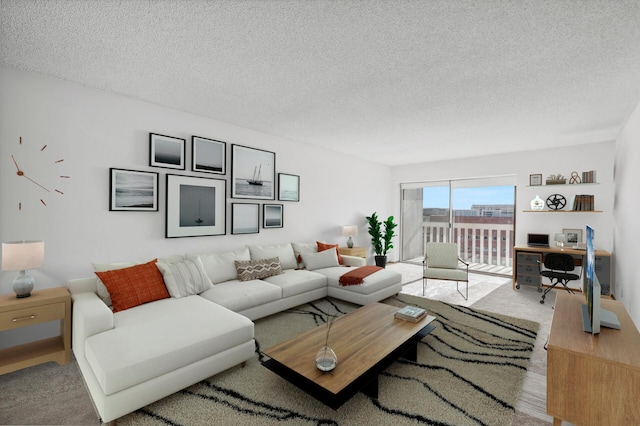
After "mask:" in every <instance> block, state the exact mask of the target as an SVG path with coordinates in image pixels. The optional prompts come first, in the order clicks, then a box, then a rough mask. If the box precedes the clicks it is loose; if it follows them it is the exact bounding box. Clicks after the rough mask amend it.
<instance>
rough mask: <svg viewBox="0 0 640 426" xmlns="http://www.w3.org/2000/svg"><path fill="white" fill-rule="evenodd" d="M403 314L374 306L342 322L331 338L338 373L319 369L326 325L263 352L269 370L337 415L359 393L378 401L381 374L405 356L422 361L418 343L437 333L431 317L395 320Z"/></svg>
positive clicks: (375, 304)
mask: <svg viewBox="0 0 640 426" xmlns="http://www.w3.org/2000/svg"><path fill="white" fill-rule="evenodd" d="M398 309H399V308H398V307H395V306H389V305H385V304H382V303H371V304H369V305H366V306H363V307H361V308H359V309H356V310H355V311H353V312H350V313H348V314H347V315H344V316H342V317H340V318H338V319H336V320H335V321H334V323H333V326H332V327H331V333H330V335H329V346H330V347H331V348H332V349H333V350H334V351H335V353H336V355H337V356H338V365H337V367H336V368H335V369H334V370H333V371H330V372H327V373H324V372H322V371H320V370H318V369H317V368H316V364H315V356H316V352H318V350H319V349H320V348H321V347H322V346H323V345H324V343H325V338H326V325H321V326H319V327H316V328H314V329H312V330H309V331H307V332H305V333H302V334H300V335H298V336H296V337H294V338H292V339H289V340H287V341H286V342H282V343H279V344H277V345H275V346H273V347H271V348H269V349H267V350H265V351H263V353H264V354H265V355H267V356H268V357H269V358H270V359H269V360H267V361H265V362H263V365H264V366H265V367H267V368H268V369H269V370H271V371H273V372H274V373H276V374H278V375H279V376H281V377H283V378H284V379H286V380H287V381H289V382H290V383H292V384H294V385H296V386H297V387H299V388H300V389H302V390H304V391H305V392H307V393H308V394H309V395H312V396H313V397H315V398H317V399H318V400H320V401H321V402H323V403H324V404H326V405H328V406H329V407H331V408H333V409H334V410H335V409H337V408H339V407H340V406H341V405H342V404H344V403H345V402H346V401H348V400H349V399H350V398H351V397H352V396H353V395H355V394H356V393H358V392H359V391H362V392H364V393H365V394H366V395H368V396H371V397H374V398H377V397H378V374H379V373H380V372H382V371H384V370H385V369H386V368H387V367H388V366H389V365H391V364H392V363H393V362H394V361H395V360H396V359H398V358H399V357H401V356H402V357H404V358H407V359H410V360H413V361H416V356H417V344H418V342H419V341H420V340H422V339H423V338H424V337H425V336H426V335H427V334H429V333H430V332H431V331H432V330H433V329H434V328H435V325H433V324H431V322H432V321H433V320H434V319H435V317H433V316H430V315H428V316H427V317H425V318H423V319H422V320H421V321H419V322H417V323H412V322H409V321H402V320H399V319H396V318H394V317H393V314H394V313H395V312H396V311H397V310H398Z"/></svg>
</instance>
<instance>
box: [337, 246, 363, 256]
mask: <svg viewBox="0 0 640 426" xmlns="http://www.w3.org/2000/svg"><path fill="white" fill-rule="evenodd" d="M338 251H339V252H340V254H344V255H345V256H356V257H364V258H366V257H367V249H366V247H351V248H349V247H339V248H338Z"/></svg>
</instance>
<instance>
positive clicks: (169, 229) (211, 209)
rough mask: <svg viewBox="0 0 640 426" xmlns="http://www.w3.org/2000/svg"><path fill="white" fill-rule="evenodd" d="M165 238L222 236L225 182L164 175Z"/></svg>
mask: <svg viewBox="0 0 640 426" xmlns="http://www.w3.org/2000/svg"><path fill="white" fill-rule="evenodd" d="M166 192H167V209H166V210H167V212H166V227H165V238H179V237H202V236H210V235H225V234H226V232H227V216H226V211H227V206H226V199H227V181H226V180H224V179H213V178H204V177H196V176H182V175H173V174H167V185H166Z"/></svg>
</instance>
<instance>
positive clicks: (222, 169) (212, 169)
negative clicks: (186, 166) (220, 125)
mask: <svg viewBox="0 0 640 426" xmlns="http://www.w3.org/2000/svg"><path fill="white" fill-rule="evenodd" d="M191 170H192V171H194V172H204V173H215V174H219V175H225V174H227V143H226V142H222V141H218V140H215V139H208V138H203V137H200V136H192V137H191Z"/></svg>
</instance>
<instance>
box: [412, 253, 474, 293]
mask: <svg viewBox="0 0 640 426" xmlns="http://www.w3.org/2000/svg"><path fill="white" fill-rule="evenodd" d="M422 265H423V267H422V295H423V296H424V293H425V288H426V285H427V279H429V278H431V279H435V280H449V281H455V282H456V290H457V291H458V293H460V295H461V296H462V297H464V300H468V299H469V263H468V262H465V261H464V260H462V259H461V258H460V257H458V245H457V244H455V243H427V247H426V250H425V256H424V260H423V261H422ZM460 266H462V268H460ZM460 282H464V283H466V291H465V294H462V292H461V291H460V289H459V287H458V285H459V283H460Z"/></svg>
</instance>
